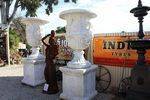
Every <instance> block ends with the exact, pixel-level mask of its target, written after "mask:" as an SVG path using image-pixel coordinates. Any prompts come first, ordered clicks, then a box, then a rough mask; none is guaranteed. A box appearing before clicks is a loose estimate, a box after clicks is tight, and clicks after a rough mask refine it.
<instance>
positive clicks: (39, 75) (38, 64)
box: [22, 58, 45, 86]
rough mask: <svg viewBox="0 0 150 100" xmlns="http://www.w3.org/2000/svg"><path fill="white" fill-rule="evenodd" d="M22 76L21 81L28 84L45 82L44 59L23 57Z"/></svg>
mask: <svg viewBox="0 0 150 100" xmlns="http://www.w3.org/2000/svg"><path fill="white" fill-rule="evenodd" d="M23 63H24V66H23V71H24V78H23V80H22V83H24V84H26V85H30V86H37V85H40V84H42V83H44V82H45V78H44V68H45V60H44V59H43V60H32V59H27V58H26V59H24V60H23Z"/></svg>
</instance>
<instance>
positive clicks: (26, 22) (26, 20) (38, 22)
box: [21, 17, 49, 25]
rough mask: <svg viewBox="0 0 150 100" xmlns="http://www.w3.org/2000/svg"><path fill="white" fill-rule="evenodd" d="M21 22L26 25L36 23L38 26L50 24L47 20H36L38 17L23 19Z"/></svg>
mask: <svg viewBox="0 0 150 100" xmlns="http://www.w3.org/2000/svg"><path fill="white" fill-rule="evenodd" d="M21 22H22V23H24V24H33V23H36V24H38V25H45V24H47V23H49V21H47V20H44V19H40V18H36V17H30V18H23V19H22V20H21Z"/></svg>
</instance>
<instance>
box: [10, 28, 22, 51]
mask: <svg viewBox="0 0 150 100" xmlns="http://www.w3.org/2000/svg"><path fill="white" fill-rule="evenodd" d="M19 42H20V37H19V35H18V34H17V33H16V31H15V30H12V29H10V31H9V43H10V50H11V51H16V50H17V47H18V45H19Z"/></svg>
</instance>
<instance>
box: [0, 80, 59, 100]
mask: <svg viewBox="0 0 150 100" xmlns="http://www.w3.org/2000/svg"><path fill="white" fill-rule="evenodd" d="M22 79H23V77H0V100H59V95H60V92H59V93H58V94H56V95H48V94H43V93H42V89H43V85H44V84H42V85H39V86H36V87H30V86H27V85H23V84H21V80H22Z"/></svg>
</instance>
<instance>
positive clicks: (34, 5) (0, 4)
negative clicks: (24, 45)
mask: <svg viewBox="0 0 150 100" xmlns="http://www.w3.org/2000/svg"><path fill="white" fill-rule="evenodd" d="M69 1H72V2H74V3H76V1H77V0H64V2H69ZM13 3H14V5H13ZM58 3H59V0H0V28H1V29H7V56H8V64H9V62H10V61H9V34H8V33H9V25H10V23H11V21H12V20H13V19H14V17H15V14H16V11H17V9H18V8H19V7H20V8H21V10H26V16H30V17H34V16H37V15H36V10H37V9H38V8H39V7H40V6H42V4H44V5H45V6H46V9H45V12H46V14H48V15H49V14H50V13H52V12H53V6H54V5H57V4H58ZM12 5H13V7H12V8H11V6H12ZM11 11H12V13H11ZM0 34H1V33H0Z"/></svg>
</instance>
